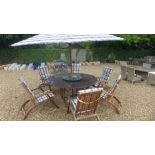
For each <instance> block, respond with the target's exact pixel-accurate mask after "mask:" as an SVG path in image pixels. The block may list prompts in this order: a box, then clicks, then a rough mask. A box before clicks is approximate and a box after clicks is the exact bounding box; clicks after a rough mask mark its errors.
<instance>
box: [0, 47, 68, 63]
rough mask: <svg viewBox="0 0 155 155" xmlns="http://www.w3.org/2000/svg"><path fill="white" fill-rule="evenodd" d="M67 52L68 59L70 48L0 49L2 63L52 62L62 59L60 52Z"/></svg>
mask: <svg viewBox="0 0 155 155" xmlns="http://www.w3.org/2000/svg"><path fill="white" fill-rule="evenodd" d="M62 52H65V56H66V59H67V60H68V57H69V50H68V49H46V48H45V49H40V48H37V49H29V48H27V49H22V48H16V49H0V63H1V64H7V63H13V62H17V63H26V64H28V63H31V62H50V61H53V60H57V59H60V54H61V53H62Z"/></svg>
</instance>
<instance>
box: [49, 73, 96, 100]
mask: <svg viewBox="0 0 155 155" xmlns="http://www.w3.org/2000/svg"><path fill="white" fill-rule="evenodd" d="M73 74H74V75H80V76H81V80H78V81H66V80H64V79H63V77H64V76H70V75H73ZM48 81H49V85H51V86H52V87H55V88H59V89H60V95H61V97H62V98H64V89H71V90H74V89H83V88H87V87H89V86H92V85H94V84H95V83H96V82H97V78H96V77H95V76H93V75H90V74H83V73H66V74H58V75H53V76H51V77H50V78H49V79H48Z"/></svg>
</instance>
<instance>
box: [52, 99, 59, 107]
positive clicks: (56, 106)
mask: <svg viewBox="0 0 155 155" xmlns="http://www.w3.org/2000/svg"><path fill="white" fill-rule="evenodd" d="M50 101H51V102H52V103H53V105H55V106H56V107H57V108H59V106H58V105H57V104H56V103H55V101H54V100H53V99H51V98H50Z"/></svg>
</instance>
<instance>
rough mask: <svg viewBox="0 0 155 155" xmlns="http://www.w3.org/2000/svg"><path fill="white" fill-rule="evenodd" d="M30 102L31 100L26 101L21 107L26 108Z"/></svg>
mask: <svg viewBox="0 0 155 155" xmlns="http://www.w3.org/2000/svg"><path fill="white" fill-rule="evenodd" d="M28 102H30V100H27V101H25V102H24V103H23V104H22V106H21V109H22V108H24V107H25V106H26V104H27V103H28Z"/></svg>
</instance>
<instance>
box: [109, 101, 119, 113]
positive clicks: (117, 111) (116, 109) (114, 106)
mask: <svg viewBox="0 0 155 155" xmlns="http://www.w3.org/2000/svg"><path fill="white" fill-rule="evenodd" d="M108 103H109V104H110V105H112V106H113V108H114V109H115V111H116V113H117V114H120V111H119V110H118V108H117V107H116V105H115V104H113V102H108Z"/></svg>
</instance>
